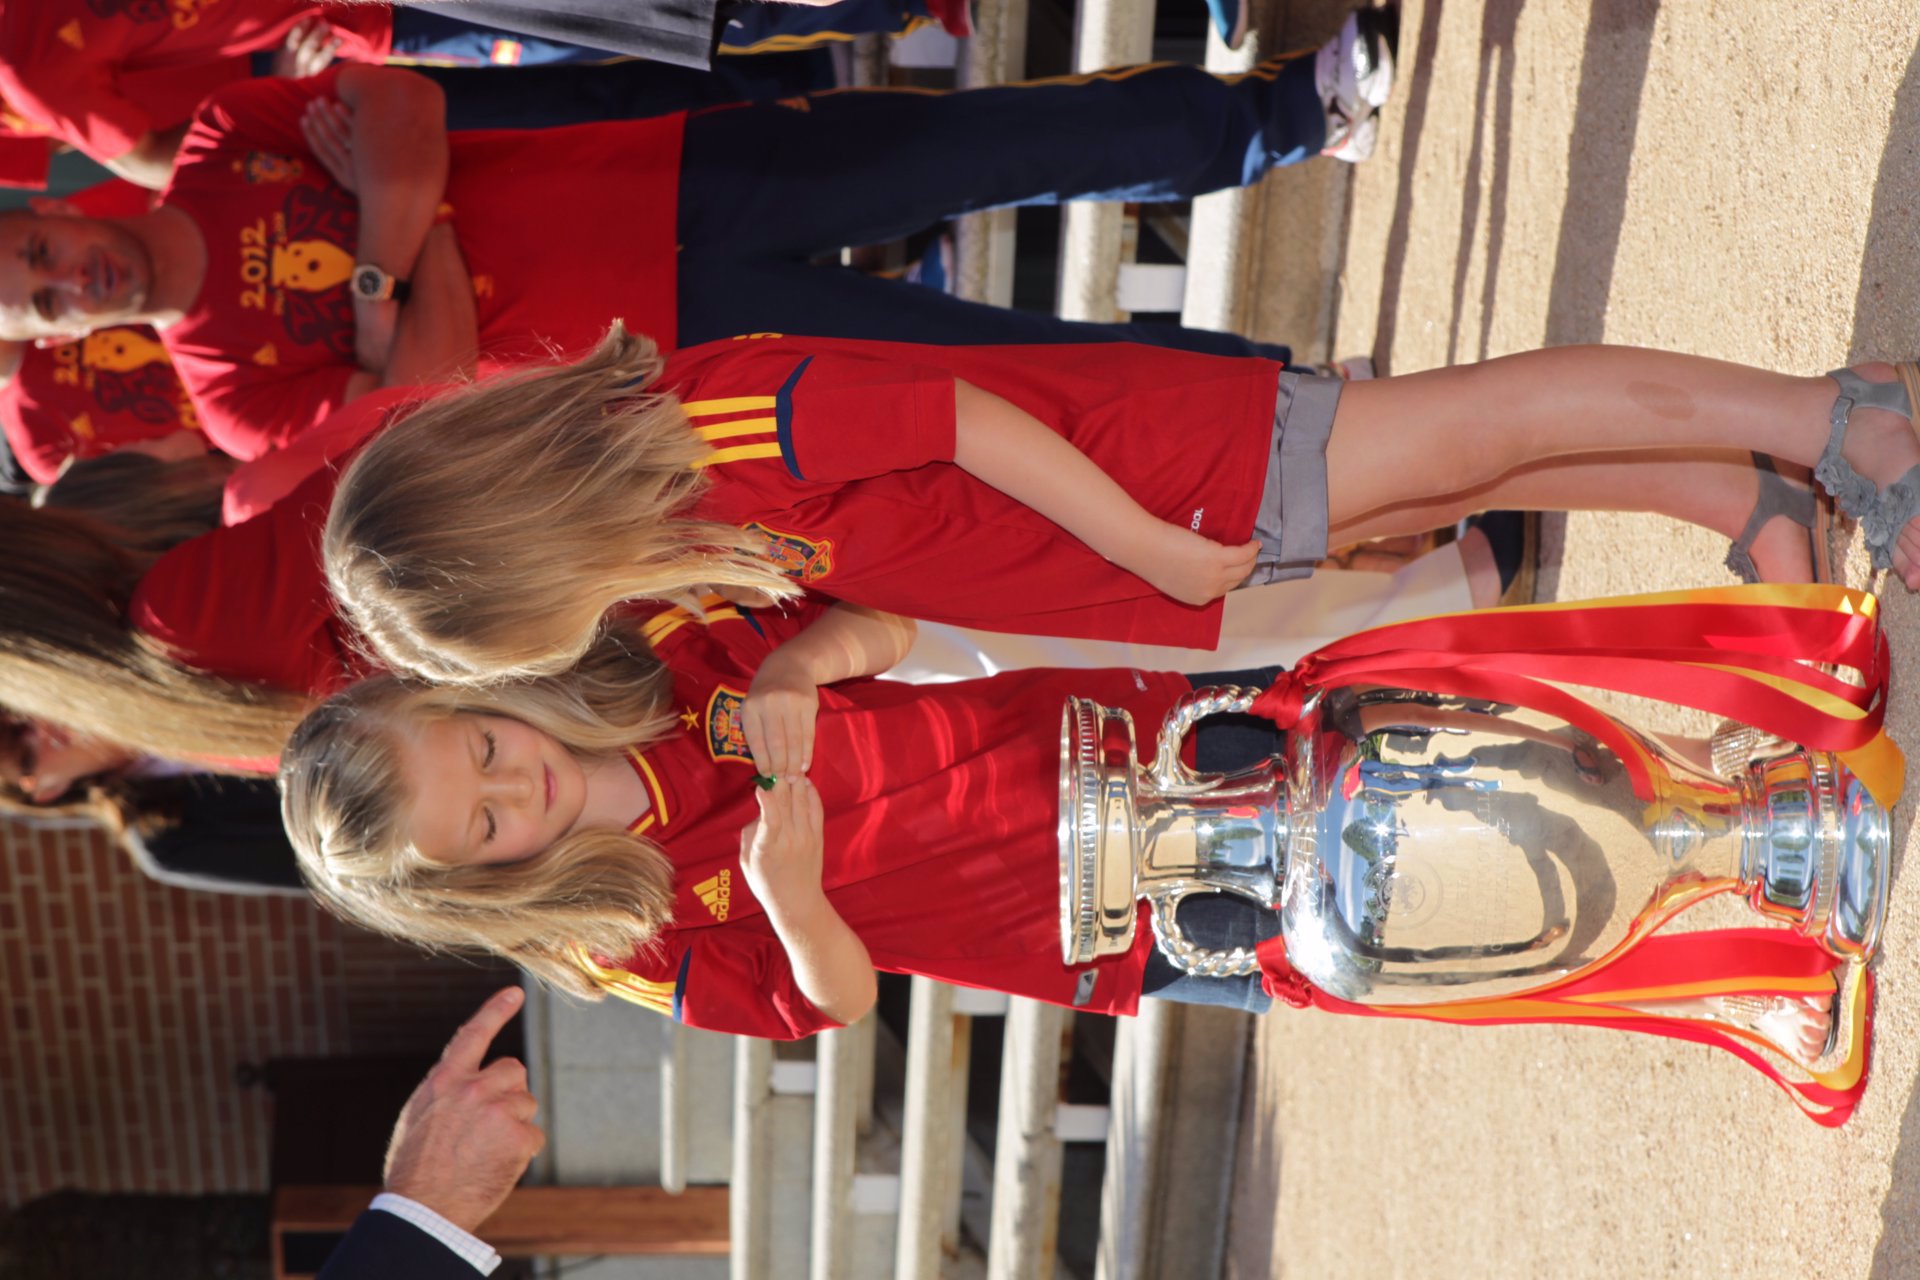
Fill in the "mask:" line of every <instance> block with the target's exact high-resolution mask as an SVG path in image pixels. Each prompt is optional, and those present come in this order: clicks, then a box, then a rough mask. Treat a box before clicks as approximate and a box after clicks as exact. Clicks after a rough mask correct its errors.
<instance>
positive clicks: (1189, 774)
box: [1148, 684, 1260, 933]
mask: <svg viewBox="0 0 1920 1280" xmlns="http://www.w3.org/2000/svg"><path fill="white" fill-rule="evenodd" d="M1259 696H1260V690H1258V689H1248V688H1245V687H1244V686H1241V685H1235V684H1222V685H1209V686H1207V687H1206V688H1201V689H1195V690H1194V691H1193V692H1192V693H1189V694H1187V695H1186V696H1185V697H1183V698H1181V699H1180V701H1178V702H1176V703H1174V704H1173V708H1172V710H1170V711H1168V712H1167V718H1166V720H1165V721H1164V722H1163V723H1162V724H1161V726H1160V743H1159V746H1158V747H1156V748H1155V749H1154V753H1153V768H1152V769H1151V770H1149V772H1148V776H1149V777H1150V778H1152V779H1153V785H1154V786H1155V787H1156V788H1158V789H1159V790H1160V791H1162V792H1188V793H1192V792H1196V791H1208V790H1211V789H1212V788H1214V787H1216V786H1218V785H1219V784H1220V780H1219V779H1218V778H1217V777H1203V776H1202V775H1200V774H1198V773H1195V772H1194V771H1193V770H1191V769H1189V768H1187V765H1186V762H1185V761H1184V760H1182V759H1181V758H1180V746H1181V743H1182V742H1183V741H1184V740H1185V738H1186V736H1187V732H1188V731H1189V730H1191V729H1192V728H1193V726H1194V725H1196V724H1198V723H1199V722H1200V721H1202V720H1204V719H1206V718H1207V717H1208V716H1221V715H1236V714H1238V713H1240V712H1242V711H1245V710H1246V709H1247V708H1248V707H1251V706H1252V705H1253V700H1254V699H1255V698H1257V697H1259ZM1154 918H1155V919H1156V920H1158V919H1159V916H1158V913H1155V917H1154ZM1159 927H1160V926H1159V925H1158V924H1155V925H1154V930H1155V932H1156V933H1157V932H1158V931H1159Z"/></svg>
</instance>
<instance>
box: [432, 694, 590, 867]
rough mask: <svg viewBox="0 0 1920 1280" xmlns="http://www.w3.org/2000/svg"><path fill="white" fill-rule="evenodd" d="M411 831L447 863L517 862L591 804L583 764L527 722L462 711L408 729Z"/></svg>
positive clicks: (571, 825)
mask: <svg viewBox="0 0 1920 1280" xmlns="http://www.w3.org/2000/svg"><path fill="white" fill-rule="evenodd" d="M396 746H397V748H398V750H399V754H400V776H401V779H402V781H403V783H404V785H405V786H406V789H407V794H408V795H409V796H410V797H411V802H410V804H409V805H408V806H407V809H406V827H407V834H408V836H409V837H410V838H411V840H412V842H413V846H414V848H415V849H416V850H418V851H419V853H420V855H421V856H422V857H424V858H426V859H427V860H428V861H429V862H435V863H439V864H441V865H443V866H473V865H478V864H481V863H497V862H518V861H520V860H521V859H523V858H531V857H532V856H533V855H534V854H536V853H539V852H540V851H541V850H542V849H545V848H546V847H547V846H548V845H551V844H553V843H554V842H555V841H557V840H559V839H560V838H561V837H563V836H565V835H567V834H569V833H570V832H572V831H573V830H574V829H575V828H576V827H577V826H578V824H579V822H580V816H581V812H582V811H583V810H584V808H585V807H586V797H587V783H586V775H585V772H584V771H583V770H582V769H581V766H580V762H579V761H578V760H576V759H575V758H574V757H573V754H572V753H571V752H569V751H568V750H567V749H566V748H565V747H563V746H561V745H560V743H559V742H558V741H557V740H555V739H554V738H552V737H551V736H549V735H548V734H545V733H542V732H541V731H540V730H538V729H536V728H534V727H533V726H532V725H530V724H526V723H525V722H523V721H520V720H514V719H511V718H509V717H507V716H485V715H473V714H469V713H466V712H461V713H459V714H456V715H452V716H447V717H444V718H441V719H435V720H429V721H427V722H425V723H424V724H422V725H420V726H419V727H418V728H416V729H414V730H413V731H412V732H409V733H404V734H402V735H401V737H400V739H399V741H398V743H397V744H396Z"/></svg>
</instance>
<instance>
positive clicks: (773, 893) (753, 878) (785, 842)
mask: <svg viewBox="0 0 1920 1280" xmlns="http://www.w3.org/2000/svg"><path fill="white" fill-rule="evenodd" d="M753 798H754V799H755V800H757V801H758V802H759V804H760V817H759V818H758V819H756V820H755V821H753V822H750V823H748V824H747V825H746V827H745V828H744V829H743V830H742V831H741V832H740V870H741V872H742V873H743V874H745V876H746V877H747V885H748V887H749V888H751V889H752V890H753V895H754V897H756V898H758V899H759V900H760V905H761V906H762V907H764V908H766V911H767V914H768V915H769V916H776V917H777V916H779V915H781V914H784V913H788V912H792V911H795V910H797V909H802V908H806V907H809V906H811V905H813V904H815V903H817V902H819V901H820V900H821V899H822V890H821V887H820V872H821V864H822V858H823V852H824V849H825V844H826V838H825V829H826V816H825V811H824V810H823V809H822V807H821V804H820V792H819V791H818V790H817V789H816V788H815V787H814V785H813V784H812V783H811V782H808V781H807V779H806V777H805V776H804V775H796V776H793V777H782V778H780V779H779V780H778V781H777V782H775V783H774V785H773V786H772V787H771V788H765V789H763V788H759V787H756V788H754V792H753ZM777 923H778V921H777V920H776V924H777Z"/></svg>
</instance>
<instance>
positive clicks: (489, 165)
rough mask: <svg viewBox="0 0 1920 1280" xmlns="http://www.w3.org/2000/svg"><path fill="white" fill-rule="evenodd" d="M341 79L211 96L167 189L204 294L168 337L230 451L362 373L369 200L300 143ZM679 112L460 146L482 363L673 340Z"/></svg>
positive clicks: (464, 230)
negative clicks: (633, 329) (190, 240)
mask: <svg viewBox="0 0 1920 1280" xmlns="http://www.w3.org/2000/svg"><path fill="white" fill-rule="evenodd" d="M338 74H339V73H338V70H337V69H334V70H329V71H327V72H324V73H322V74H321V75H318V76H314V77H313V78H311V79H308V80H280V79H262V80H251V81H248V82H247V83H245V84H241V85H235V86H233V87H231V88H228V89H226V90H223V91H222V92H220V93H218V94H216V95H215V96H214V97H213V98H211V99H209V100H208V102H207V103H206V104H205V106H204V107H203V108H202V109H201V111H200V113H199V115H198V116H197V117H196V118H195V121H194V125H193V128H192V129H191V130H190V131H189V133H188V135H187V139H186V141H185V142H184V143H183V144H182V145H181V148H180V159H179V161H178V163H177V164H176V166H175V168H174V175H173V181H172V183H171V184H170V185H169V186H168V188H167V190H166V192H165V194H164V195H163V196H162V198H161V199H162V203H164V204H165V205H167V206H168V207H170V208H175V209H179V210H181V211H182V212H184V213H186V214H187V215H188V216H189V217H191V218H192V219H193V221H194V223H195V224H196V225H197V226H198V227H199V229H200V233H201V235H202V236H204V237H205V239H206V245H207V275H206V282H205V284H204V285H203V286H202V288H201V291H200V296H199V298H198V299H196V300H195V302H194V303H193V305H192V307H191V308H190V309H189V310H188V312H187V314H186V317H185V318H184V319H182V320H180V321H179V322H178V323H176V324H174V325H171V326H169V327H168V328H167V330H166V332H165V334H164V335H163V336H164V339H165V341H166V344H167V347H168V349H169V350H170V351H171V352H172V353H173V359H174V365H175V367H176V368H177V369H178V370H179V372H180V377H181V379H182V380H183V381H184V382H185V383H186V386H187V390H188V391H189V393H190V394H191V395H192V396H193V399H194V402H195V404H196V406H197V407H198V409H199V412H200V418H201V421H202V423H203V424H204V428H205V430H206V432H207V438H208V439H209V440H212V441H213V442H214V443H215V444H216V445H218V446H219V447H220V448H221V449H223V450H225V451H226V452H228V453H230V454H232V455H233V456H235V457H237V458H241V459H247V458H256V457H258V456H260V455H261V454H263V453H265V452H266V451H268V450H269V449H273V448H278V447H280V446H283V445H285V444H287V443H288V442H289V441H291V440H293V439H294V438H296V437H297V436H299V435H300V434H301V433H302V432H303V431H305V430H307V429H308V428H310V427H312V426H313V425H314V424H316V423H317V422H319V421H320V420H321V419H323V418H325V417H326V416H327V415H328V414H329V413H331V412H333V411H334V410H335V409H337V408H339V407H340V405H341V404H342V403H343V400H344V397H345V392H346V384H347V380H348V379H349V378H350V377H351V376H352V375H353V374H354V372H355V371H356V370H357V368H358V366H357V364H356V362H355V359H354V349H353V303H352V299H351V297H350V296H349V293H348V277H349V276H350V275H351V274H352V271H353V265H354V261H355V248H356V246H357V244H358V241H359V227H360V214H359V207H358V203H357V201H356V200H355V199H354V197H353V195H352V194H351V193H350V192H348V191H347V190H345V189H344V188H342V187H341V186H339V184H337V183H335V182H334V181H333V179H332V178H331V177H329V176H328V174H327V172H326V170H325V168H324V167H323V166H321V164H320V163H319V161H317V160H316V159H315V158H314V157H313V155H312V154H311V153H310V152H309V151H308V150H307V146H306V142H305V140H304V139H303V138H302V137H301V134H300V114H301V112H302V111H303V110H304V109H305V107H306V105H307V103H309V102H310V101H312V100H314V99H315V98H319V97H324V96H328V95H330V94H331V93H332V91H333V83H334V80H335V78H336V77H337V76H338ZM502 74H507V73H504V72H503V73H502ZM682 120H683V118H682V117H681V116H680V115H672V116H662V117H658V118H655V119H649V120H619V121H609V122H606V123H603V124H588V125H576V126H569V127H566V128H554V129H539V130H506V129H499V130H473V131H461V132H457V133H455V134H453V135H451V140H450V141H451V146H452V163H451V169H450V172H449V175H448V178H447V191H446V202H445V205H444V207H443V210H442V212H443V214H444V215H445V216H446V217H448V218H450V219H451V221H452V225H453V227H454V229H455V231H456V232H457V234H458V236H459V241H460V250H461V253H462V255H463V256H464V257H465V259H466V265H467V269H468V271H469V272H470V273H471V275H472V277H473V289H474V303H475V306H476V309H477V313H478V320H479V328H480V349H481V371H482V372H487V371H489V370H492V369H498V368H502V367H505V366H508V365H512V364H515V363H518V362H520V361H523V360H526V359H529V358H534V357H541V358H544V357H546V356H547V355H548V354H549V353H550V351H551V350H553V349H555V348H557V349H560V350H563V351H564V350H574V349H584V348H586V347H589V346H591V345H592V344H593V343H594V342H595V341H597V340H598V339H599V337H600V335H601V334H602V333H603V332H605V330H606V327H607V325H608V323H609V322H611V321H612V320H613V319H615V318H616V317H620V316H625V317H627V318H628V319H629V320H630V321H632V322H633V323H634V324H635V325H636V326H643V327H644V328H645V331H646V332H649V333H652V334H654V335H655V336H656V337H657V338H659V339H660V340H661V341H662V342H663V343H666V344H669V345H670V344H671V342H672V339H673V333H674V315H675V313H674V296H675V295H674V285H675V275H674V272H675V259H674V253H675V250H674V230H675V216H676V211H677V207H678V185H679V169H680V135H681V125H682ZM609 156H618V157H619V163H618V164H609V163H607V157H609Z"/></svg>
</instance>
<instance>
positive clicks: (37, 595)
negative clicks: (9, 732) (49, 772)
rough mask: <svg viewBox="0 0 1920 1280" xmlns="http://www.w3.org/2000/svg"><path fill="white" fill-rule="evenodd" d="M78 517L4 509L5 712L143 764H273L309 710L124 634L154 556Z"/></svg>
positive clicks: (1, 686) (0, 639) (1, 632)
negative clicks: (156, 760)
mask: <svg viewBox="0 0 1920 1280" xmlns="http://www.w3.org/2000/svg"><path fill="white" fill-rule="evenodd" d="M135 541H136V539H134V538H132V537H131V536H129V535H126V534H122V533H119V532H117V531H116V530H115V529H113V528H112V527H110V526H108V525H105V524H102V523H101V522H99V521H97V520H94V519H92V518H91V517H89V516H86V515H83V514H81V513H79V512H74V511H59V510H41V511H36V510H33V509H32V508H30V507H27V506H25V505H24V504H21V503H15V502H0V546H4V547H5V548H6V549H7V551H6V555H5V556H0V706H4V707H6V708H7V709H8V710H9V711H12V712H13V713H15V714H17V715H21V716H27V717H31V718H33V719H37V720H47V721H51V722H52V723H54V724H60V725H65V726H67V727H68V728H72V729H78V730H79V731H80V732H82V733H86V734H90V735H92V736H94V737H97V738H105V739H107V740H108V741H111V742H117V743H120V744H122V745H124V746H128V747H132V748H134V749H135V750H138V751H141V752H144V753H146V754H149V755H159V756H167V757H170V758H173V759H184V760H191V759H196V758H203V757H209V756H213V757H225V758H229V759H254V758H261V757H264V758H271V757H273V756H274V755H276V754H277V753H278V752H279V749H280V744H281V742H282V741H284V740H285V738H286V735H287V733H288V732H289V731H290V730H291V729H292V728H293V726H294V725H295V724H296V723H298V721H299V719H300V714H301V712H302V711H304V710H305V708H306V700H305V699H304V698H302V697H299V696H297V695H295V694H292V693H288V692H286V691H283V690H277V689H269V688H266V687H264V686H259V685H249V684H243V683H240V682H237V681H231V680H222V679H219V678H217V677H215V676H212V675H209V674H207V673H206V672H202V671H196V670H194V669H192V668H190V667H187V666H184V665H182V664H181V663H180V662H178V661H176V660H175V659H174V658H173V657H172V656H171V655H169V654H168V653H167V652H165V650H164V649H163V648H162V647H161V646H160V645H158V644H157V643H156V642H155V641H153V640H152V639H150V638H149V637H147V636H145V635H142V634H140V633H139V632H137V631H135V630H134V629H133V628H131V627H130V626H128V625H127V618H126V608H127V602H128V600H129V599H131V597H132V595H133V590H134V587H135V586H136V585H137V584H138V583H139V581H140V575H141V574H142V573H144V572H145V571H146V569H147V568H148V567H149V566H150V565H151V564H152V562H153V556H152V555H151V554H149V553H147V552H144V551H136V550H131V549H129V543H132V542H135Z"/></svg>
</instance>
